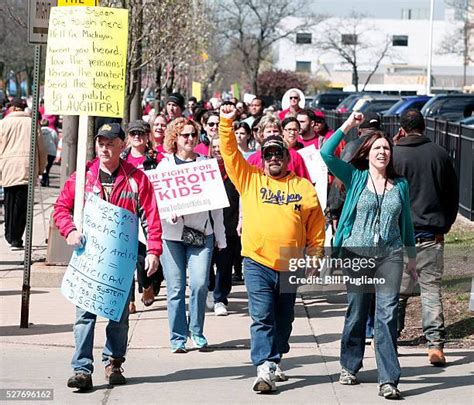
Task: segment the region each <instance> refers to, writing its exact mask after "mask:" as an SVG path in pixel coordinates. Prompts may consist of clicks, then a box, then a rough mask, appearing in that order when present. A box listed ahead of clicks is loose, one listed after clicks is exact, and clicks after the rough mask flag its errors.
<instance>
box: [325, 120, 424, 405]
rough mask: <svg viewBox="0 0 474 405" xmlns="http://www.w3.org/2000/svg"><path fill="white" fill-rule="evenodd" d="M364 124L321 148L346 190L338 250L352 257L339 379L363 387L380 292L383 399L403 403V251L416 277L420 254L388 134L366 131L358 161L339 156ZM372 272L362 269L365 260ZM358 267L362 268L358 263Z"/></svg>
mask: <svg viewBox="0 0 474 405" xmlns="http://www.w3.org/2000/svg"><path fill="white" fill-rule="evenodd" d="M363 120H364V116H363V114H361V113H353V114H351V116H350V117H349V118H348V119H347V121H346V122H345V123H344V124H343V125H342V126H341V128H339V129H338V130H337V131H336V132H335V133H334V134H333V135H332V136H331V138H329V139H328V140H327V141H326V142H325V144H324V145H323V147H322V148H321V157H322V158H323V160H324V162H325V163H326V165H327V166H328V168H329V170H330V171H331V172H332V174H334V175H335V176H336V177H337V178H339V179H340V180H341V181H342V182H343V183H344V186H345V188H346V200H345V203H344V207H343V209H342V213H341V217H340V220H339V224H338V228H337V231H336V234H335V236H334V241H333V247H334V248H335V249H338V250H339V249H340V252H341V254H343V255H344V256H345V257H350V258H351V259H352V260H353V262H352V263H353V267H352V269H351V270H349V271H348V272H347V274H346V275H348V278H347V299H348V307H347V312H346V316H345V322H344V329H343V332H342V338H341V366H342V370H341V374H340V378H339V382H340V383H341V384H345V385H352V384H357V383H358V381H357V377H356V374H357V372H358V371H359V370H360V368H361V367H362V360H363V357H364V350H365V325H366V321H367V317H368V313H369V308H370V302H371V300H372V297H373V294H374V289H375V337H374V338H375V343H376V344H375V357H376V361H377V369H378V380H379V395H380V396H383V397H385V398H388V399H393V398H399V397H400V396H401V394H400V391H399V390H398V388H397V386H398V381H399V379H400V373H401V372H400V363H399V362H398V357H397V349H396V343H397V311H398V298H399V291H400V282H401V276H402V272H403V248H404V247H405V248H406V251H407V255H408V264H407V270H408V271H409V272H410V274H411V275H412V277H414V278H416V261H415V258H416V249H415V238H414V232H413V224H412V221H411V214H410V199H409V194H408V183H407V181H406V179H404V178H402V177H398V176H397V175H396V173H395V171H394V169H393V165H392V159H391V158H392V143H391V141H390V139H389V138H387V137H386V135H385V134H384V133H383V132H382V131H377V130H374V131H372V132H370V133H368V134H367V136H366V138H365V140H364V141H363V143H362V144H361V145H360V147H359V149H358V150H357V152H356V153H355V155H354V157H353V158H352V160H351V161H350V162H349V163H347V162H344V161H342V160H341V159H339V158H337V157H336V156H335V154H334V151H335V150H336V148H337V146H338V145H339V143H340V142H341V141H342V139H343V138H344V135H345V134H347V133H348V132H349V131H350V130H351V129H352V128H355V127H357V126H359V125H360V124H361V123H362V122H363ZM362 258H363V259H369V260H368V261H366V263H367V266H365V267H366V268H361V267H362V266H360V265H359V264H360V263H362V261H361V259H362ZM356 264H358V265H357V266H356Z"/></svg>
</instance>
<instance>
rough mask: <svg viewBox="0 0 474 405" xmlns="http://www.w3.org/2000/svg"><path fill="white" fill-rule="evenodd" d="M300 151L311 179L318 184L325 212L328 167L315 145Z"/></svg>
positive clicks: (319, 196) (318, 192)
mask: <svg viewBox="0 0 474 405" xmlns="http://www.w3.org/2000/svg"><path fill="white" fill-rule="evenodd" d="M298 153H299V154H300V155H301V156H302V158H303V159H304V162H305V164H306V168H307V169H308V172H309V176H310V177H311V181H312V182H313V183H315V184H316V185H315V187H316V193H317V194H318V200H319V204H320V205H321V209H322V210H323V212H324V210H325V209H326V204H327V195H328V167H327V166H326V163H324V161H323V159H322V157H321V153H320V152H319V150H318V149H316V147H315V146H314V145H310V146H307V147H306V148H303V149H300V150H299V151H298Z"/></svg>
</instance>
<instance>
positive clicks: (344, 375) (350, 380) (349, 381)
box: [339, 368, 359, 385]
mask: <svg viewBox="0 0 474 405" xmlns="http://www.w3.org/2000/svg"><path fill="white" fill-rule="evenodd" d="M339 383H340V384H342V385H356V384H359V381H357V377H356V376H355V375H354V374H351V373H350V372H349V371H347V370H346V369H345V368H343V369H341V374H340V375H339Z"/></svg>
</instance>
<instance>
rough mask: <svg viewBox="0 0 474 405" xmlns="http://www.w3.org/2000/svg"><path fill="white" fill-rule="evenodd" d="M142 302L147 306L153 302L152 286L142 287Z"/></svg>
mask: <svg viewBox="0 0 474 405" xmlns="http://www.w3.org/2000/svg"><path fill="white" fill-rule="evenodd" d="M142 302H143V305H145V306H146V307H149V306H150V305H152V304H153V303H154V302H155V294H154V291H153V286H150V287H148V288H144V289H143V294H142Z"/></svg>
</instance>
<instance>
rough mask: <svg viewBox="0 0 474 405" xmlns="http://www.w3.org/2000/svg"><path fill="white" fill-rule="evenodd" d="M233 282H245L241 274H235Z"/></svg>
mask: <svg viewBox="0 0 474 405" xmlns="http://www.w3.org/2000/svg"><path fill="white" fill-rule="evenodd" d="M232 281H233V282H235V283H241V282H242V281H243V280H242V275H240V274H234V275H233V276H232Z"/></svg>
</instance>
